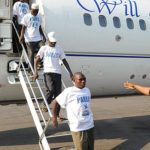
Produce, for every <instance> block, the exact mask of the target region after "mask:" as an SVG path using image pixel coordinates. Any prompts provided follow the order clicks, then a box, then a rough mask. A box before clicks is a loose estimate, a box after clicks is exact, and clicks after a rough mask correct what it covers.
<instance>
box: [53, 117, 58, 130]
mask: <svg viewBox="0 0 150 150" xmlns="http://www.w3.org/2000/svg"><path fill="white" fill-rule="evenodd" d="M53 126H54V127H55V128H58V122H57V117H53Z"/></svg>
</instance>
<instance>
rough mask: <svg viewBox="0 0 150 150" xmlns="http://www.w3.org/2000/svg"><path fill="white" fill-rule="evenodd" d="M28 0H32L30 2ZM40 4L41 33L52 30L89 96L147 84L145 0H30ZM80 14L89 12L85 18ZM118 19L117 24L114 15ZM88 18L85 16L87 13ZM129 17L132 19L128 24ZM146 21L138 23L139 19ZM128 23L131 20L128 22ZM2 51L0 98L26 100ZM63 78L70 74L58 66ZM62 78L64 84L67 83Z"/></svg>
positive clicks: (149, 56)
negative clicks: (82, 76) (13, 81)
mask: <svg viewBox="0 0 150 150" xmlns="http://www.w3.org/2000/svg"><path fill="white" fill-rule="evenodd" d="M31 2H32V1H31ZM33 2H37V3H39V5H40V14H41V16H42V19H43V25H42V27H43V29H44V31H45V33H48V32H50V31H54V32H55V33H56V38H57V41H58V42H57V44H59V45H60V46H61V47H62V48H63V49H64V51H65V54H66V59H67V61H68V62H69V65H70V67H71V69H72V71H73V72H78V71H82V72H83V73H84V74H85V76H86V78H87V87H88V88H89V89H90V90H91V93H92V95H93V96H101V95H121V94H129V93H132V92H135V91H128V90H126V89H125V88H124V87H123V83H124V82H126V81H130V82H133V83H136V84H140V85H143V86H149V85H150V11H149V7H148V6H149V5H150V2H149V1H148V0H143V1H140V0H61V1H60V0H34V1H33ZM84 15H87V16H88V17H90V19H91V20H90V21H91V22H88V23H89V24H88V25H87V24H86V23H85V20H84V19H85V18H84ZM99 16H102V17H103V16H104V17H105V19H106V20H105V21H106V22H102V23H104V24H105V23H106V26H101V25H100V23H99ZM114 17H117V18H119V20H120V27H118V28H117V27H115V26H114V22H113V19H114ZM88 19H89V18H88ZM127 20H128V21H129V22H130V23H131V26H129V27H128V25H127ZM143 20H144V22H145V24H144V25H143V26H142V27H140V24H139V21H141V22H142V21H143ZM129 25H130V24H129ZM12 59H14V58H11V57H7V56H6V54H5V52H4V51H2V52H0V68H1V72H0V84H2V85H3V86H2V87H1V88H0V95H1V96H0V100H11V99H12V100H16V99H24V94H23V91H22V88H21V86H20V84H16V85H15V84H14V85H11V84H9V83H8V79H7V76H8V75H9V73H8V72H7V63H8V61H9V60H12ZM62 77H63V78H64V80H66V78H68V76H67V77H66V75H65V71H64V70H62ZM69 82H70V81H66V85H70V83H69Z"/></svg>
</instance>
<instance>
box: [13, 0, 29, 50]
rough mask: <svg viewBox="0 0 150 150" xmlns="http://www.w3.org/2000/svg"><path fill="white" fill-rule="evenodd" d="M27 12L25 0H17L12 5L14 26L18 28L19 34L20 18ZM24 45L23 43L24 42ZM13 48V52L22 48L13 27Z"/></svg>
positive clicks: (27, 7)
mask: <svg viewBox="0 0 150 150" xmlns="http://www.w3.org/2000/svg"><path fill="white" fill-rule="evenodd" d="M27 13H29V5H28V3H26V2H25V0H19V1H17V2H15V3H14V5H13V22H14V24H15V26H16V29H17V30H18V33H19V35H20V33H21V29H22V24H21V22H22V19H23V17H24V16H25V15H26V14H27ZM24 45H25V44H24ZM13 49H14V52H19V51H21V50H22V47H21V45H20V44H19V39H18V37H17V34H16V32H15V30H14V28H13Z"/></svg>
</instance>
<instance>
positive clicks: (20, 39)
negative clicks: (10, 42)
mask: <svg viewBox="0 0 150 150" xmlns="http://www.w3.org/2000/svg"><path fill="white" fill-rule="evenodd" d="M19 43H20V44H22V43H23V38H22V37H21V36H20V37H19Z"/></svg>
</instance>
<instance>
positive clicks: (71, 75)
mask: <svg viewBox="0 0 150 150" xmlns="http://www.w3.org/2000/svg"><path fill="white" fill-rule="evenodd" d="M62 61H63V64H64V65H65V67H66V68H67V70H68V71H69V74H70V78H71V79H72V78H73V74H72V71H71V69H70V66H69V64H68V62H67V60H66V59H63V60H62Z"/></svg>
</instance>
